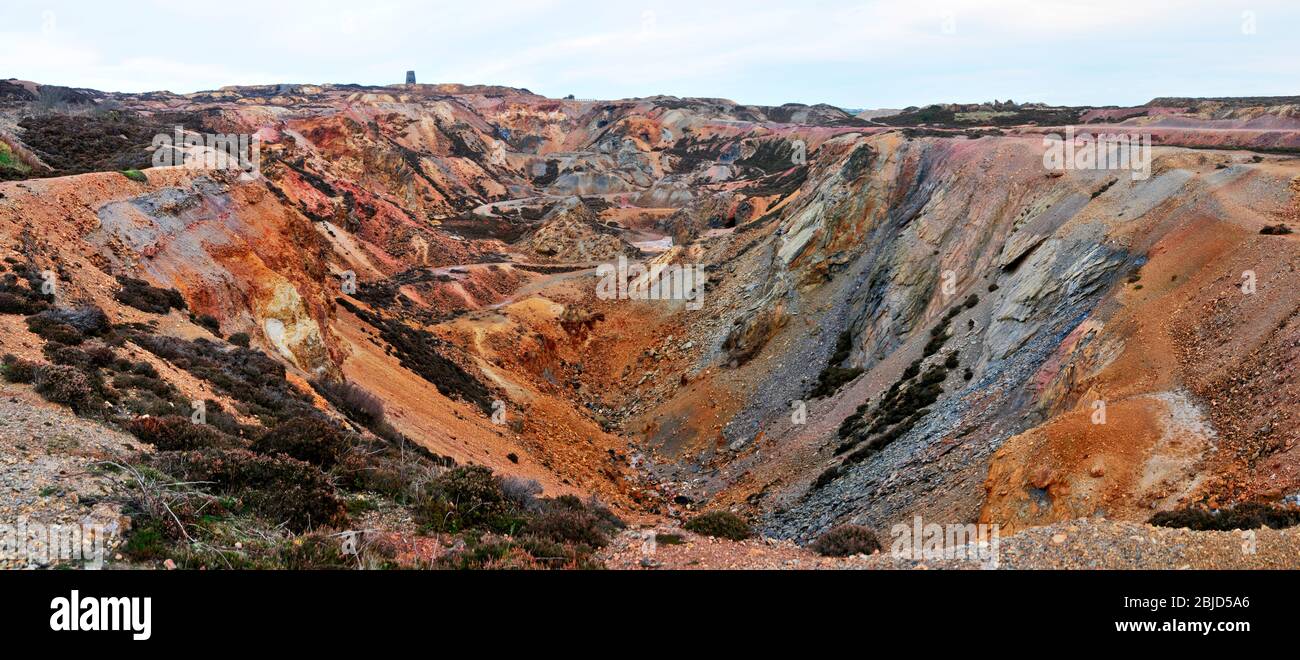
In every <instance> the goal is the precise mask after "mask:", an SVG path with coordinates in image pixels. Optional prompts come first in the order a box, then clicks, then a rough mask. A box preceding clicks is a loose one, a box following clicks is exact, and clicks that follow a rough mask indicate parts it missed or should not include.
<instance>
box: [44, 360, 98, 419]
mask: <svg viewBox="0 0 1300 660" xmlns="http://www.w3.org/2000/svg"><path fill="white" fill-rule="evenodd" d="M32 383H33V386H34V387H35V389H36V393H37V394H40V395H41V396H42V397H44V398H45V400H46V401H50V402H52V403H61V404H63V405H65V406H68V407H70V408H72V409H73V410H75V411H77V412H84V411H86V410H88V409H89V405H90V402H91V399H92V397H93V396H94V394H95V391H94V388H93V386H92V384H91V382H90V379H89V378H88V377H87V376H86V374H85V372H83V371H81V370H80V369H77V368H76V367H69V366H67V365H62V364H43V365H40V366H39V367H37V368H36V370H35V374H34V378H33V380H32Z"/></svg>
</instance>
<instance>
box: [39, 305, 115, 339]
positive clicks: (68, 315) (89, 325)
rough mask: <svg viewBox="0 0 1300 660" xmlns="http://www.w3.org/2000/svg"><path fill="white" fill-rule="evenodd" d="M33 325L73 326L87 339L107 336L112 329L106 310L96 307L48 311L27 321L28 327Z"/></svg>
mask: <svg viewBox="0 0 1300 660" xmlns="http://www.w3.org/2000/svg"><path fill="white" fill-rule="evenodd" d="M33 323H36V324H38V325H43V324H55V323H62V324H65V325H69V326H72V327H73V328H74V329H75V330H76V331H77V332H78V333H80V334H82V335H85V336H87V337H99V336H102V335H105V334H107V333H108V331H109V330H111V329H112V328H111V326H110V324H109V322H108V315H106V314H104V310H102V309H100V308H98V307H95V306H94V305H87V306H84V307H78V308H76V309H47V310H45V311H43V312H41V313H39V314H36V315H35V316H32V317H30V318H28V319H27V325H28V327H31V326H32V324H33ZM32 332H36V330H32ZM38 334H39V333H38ZM63 343H65V344H66V343H68V342H63Z"/></svg>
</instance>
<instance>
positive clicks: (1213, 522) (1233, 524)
mask: <svg viewBox="0 0 1300 660" xmlns="http://www.w3.org/2000/svg"><path fill="white" fill-rule="evenodd" d="M1150 522H1151V524H1152V525H1155V526H1157V527H1186V528H1188V529H1193V530H1196V531H1231V530H1234V529H1259V528H1261V527H1269V528H1272V529H1286V528H1288V527H1294V526H1295V525H1296V524H1300V508H1297V507H1294V506H1279V505H1276V504H1264V503H1258V502H1246V503H1243V504H1237V505H1235V506H1231V507H1227V508H1223V509H1207V508H1204V507H1199V506H1189V507H1184V508H1182V509H1175V510H1173V511H1161V512H1159V513H1157V514H1155V515H1154V516H1151V521H1150Z"/></svg>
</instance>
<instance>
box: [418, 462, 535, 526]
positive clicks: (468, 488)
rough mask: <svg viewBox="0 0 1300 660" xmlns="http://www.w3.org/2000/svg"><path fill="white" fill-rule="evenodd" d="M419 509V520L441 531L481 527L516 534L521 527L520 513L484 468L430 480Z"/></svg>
mask: <svg viewBox="0 0 1300 660" xmlns="http://www.w3.org/2000/svg"><path fill="white" fill-rule="evenodd" d="M425 490H426V492H425V493H424V494H423V495H422V497H421V501H420V502H419V503H418V504H417V507H416V516H417V519H418V520H419V521H420V522H421V523H422V524H425V525H428V526H429V527H430V528H432V529H434V530H437V531H440V532H458V531H462V530H466V529H470V528H476V527H481V528H484V529H488V530H492V531H497V532H513V531H515V530H516V529H518V528H519V527H520V526H521V520H520V518H519V515H518V511H517V510H516V509H515V507H514V506H513V505H512V503H511V502H510V500H509V499H508V498H507V497H506V495H505V492H504V491H503V490H502V488H501V480H500V479H499V478H497V476H496V475H494V474H492V470H490V469H488V468H486V467H483V466H481V465H465V466H461V467H458V468H454V469H452V470H448V471H446V472H444V473H442V474H440V475H438V476H437V477H436V478H434V479H433V481H431V482H430V483H429V484H428V486H427V487H426V489H425Z"/></svg>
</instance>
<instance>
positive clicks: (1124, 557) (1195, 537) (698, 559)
mask: <svg viewBox="0 0 1300 660" xmlns="http://www.w3.org/2000/svg"><path fill="white" fill-rule="evenodd" d="M648 532H652V533H658V534H675V535H679V536H680V537H681V538H682V543H681V544H679V545H667V544H665V543H656V544H654V547H653V549H651V548H649V547H648V545H647V544H646V542H645V538H646V536H647V533H648ZM885 546H886V547H885V549H884V551H883V552H879V553H876V554H873V555H870V556H864V555H857V556H853V557H846V558H828V557H819V556H818V555H816V554H815V553H813V552H812V551H810V550H808V549H806V548H803V547H800V546H798V545H796V544H795V543H793V542H791V541H789V540H777V539H771V538H760V539H750V540H746V541H740V542H737V541H728V540H724V539H715V538H709V537H704V536H699V535H696V534H692V533H690V532H686V531H683V530H681V529H676V528H672V527H667V526H661V527H656V528H649V529H638V530H629V531H626V532H624V533H623V534H621V535H620V536H619V537H618V538H616V539H615V540H614V541H613V542H612V543H611V544H610V545H609V547H608V548H606V549H605V550H604V551H603V552H602V553H601V554H600V559H601V560H602V561H604V562H605V565H606V566H607V567H608V568H611V569H627V570H644V569H674V570H681V569H713V570H765V569H768V570H771V569H797V570H813V569H875V570H890V569H894V570H917V569H919V570H924V569H949V570H973V569H987V568H998V569H1004V570H1005V569H1165V570H1168V569H1296V568H1300V531H1297V530H1295V529H1289V530H1273V529H1261V530H1256V531H1253V532H1242V531H1232V532H1194V531H1191V530H1187V529H1170V528H1165V527H1152V526H1151V525H1146V524H1140V523H1130V522H1117V521H1110V520H1101V519H1094V520H1076V521H1071V522H1066V523H1057V524H1054V525H1049V526H1046V527H1035V528H1032V529H1028V530H1024V531H1022V532H1019V533H1017V534H1014V535H1011V536H1008V537H1006V538H1001V539H999V542H998V552H997V561H996V565H994V562H991V561H989V558H990V557H991V554H990V553H987V552H986V553H984V554H982V555H978V556H976V555H975V554H974V553H972V555H970V557H971V558H970V559H963V558H961V554H960V553H950V554H949V555H948V557H947V558H935V559H912V558H909V557H905V556H899V557H895V556H893V555H891V554H890V553H889V547H888V546H889V543H888V542H885Z"/></svg>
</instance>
